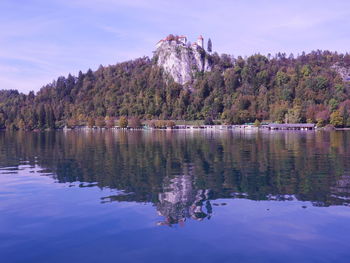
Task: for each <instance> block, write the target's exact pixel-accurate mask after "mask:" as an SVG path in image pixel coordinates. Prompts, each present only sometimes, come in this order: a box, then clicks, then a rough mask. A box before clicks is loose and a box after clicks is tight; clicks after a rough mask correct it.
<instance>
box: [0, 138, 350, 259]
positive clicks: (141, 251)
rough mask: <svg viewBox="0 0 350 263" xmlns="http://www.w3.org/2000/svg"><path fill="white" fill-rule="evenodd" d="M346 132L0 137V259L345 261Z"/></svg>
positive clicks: (348, 228) (349, 220) (349, 188)
mask: <svg viewBox="0 0 350 263" xmlns="http://www.w3.org/2000/svg"><path fill="white" fill-rule="evenodd" d="M349 205H350V132H349V131H332V132H321V131H299V132H293V131H290V132H282V131H275V132H261V131H260V132H254V131H251V132H239V131H67V132H63V131H56V132H42V133H35V132H32V133H30V132H28V133H26V132H13V133H11V132H0V261H1V262H3V263H12V262H26V263H28V262H35V263H38V262H84V263H87V262H168V263H169V262H299V263H300V262H349V261H350V207H349Z"/></svg>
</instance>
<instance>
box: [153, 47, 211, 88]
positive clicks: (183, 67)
mask: <svg viewBox="0 0 350 263" xmlns="http://www.w3.org/2000/svg"><path fill="white" fill-rule="evenodd" d="M155 55H156V56H157V57H158V60H157V65H158V66H161V67H163V68H164V70H165V72H166V73H168V74H169V75H170V76H172V77H173V79H174V81H175V82H177V83H179V84H182V85H183V84H186V83H191V82H192V81H193V77H194V74H195V73H196V72H205V71H210V70H211V66H210V65H209V63H208V59H207V58H206V52H205V50H204V49H202V48H200V47H199V46H198V45H193V46H191V47H188V46H186V45H184V44H183V43H179V42H176V41H164V42H163V43H162V44H161V45H160V46H159V47H158V48H157V50H156V51H155Z"/></svg>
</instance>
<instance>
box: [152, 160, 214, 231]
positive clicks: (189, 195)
mask: <svg viewBox="0 0 350 263" xmlns="http://www.w3.org/2000/svg"><path fill="white" fill-rule="evenodd" d="M193 178H194V176H193V167H192V166H191V165H189V166H185V169H184V173H183V174H182V175H178V176H175V178H173V179H169V178H167V180H165V182H164V189H168V190H165V192H162V193H159V197H158V202H157V203H156V206H157V210H158V213H159V215H161V216H164V218H165V220H164V221H163V222H159V223H158V224H159V225H172V224H175V223H184V222H185V221H186V218H192V219H195V220H199V221H200V220H203V219H204V218H208V219H210V216H211V213H212V207H211V204H210V201H209V193H210V191H209V190H208V189H205V190H202V189H195V188H194V186H193ZM203 206H204V207H205V210H206V212H204V211H203Z"/></svg>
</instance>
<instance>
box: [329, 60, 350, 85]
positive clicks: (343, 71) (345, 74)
mask: <svg viewBox="0 0 350 263" xmlns="http://www.w3.org/2000/svg"><path fill="white" fill-rule="evenodd" d="M331 68H332V69H334V70H335V71H336V72H337V73H338V74H339V75H340V76H341V77H342V79H343V81H350V68H346V67H343V66H340V65H339V64H338V63H336V64H334V65H333V66H332V67H331Z"/></svg>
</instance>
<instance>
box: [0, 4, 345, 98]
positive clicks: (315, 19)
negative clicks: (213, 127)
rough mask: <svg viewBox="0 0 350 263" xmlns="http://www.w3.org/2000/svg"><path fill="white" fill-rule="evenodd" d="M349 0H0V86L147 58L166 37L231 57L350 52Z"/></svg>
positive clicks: (33, 86) (39, 82) (31, 84)
mask: <svg viewBox="0 0 350 263" xmlns="http://www.w3.org/2000/svg"><path fill="white" fill-rule="evenodd" d="M349 28H350V1H349V0H328V1H323V0H318V1H316V0H308V1H305V0H284V1H281V0H266V1H265V0H237V1H235V0H231V1H228V0H221V1H220V0H216V1H214V0H210V1H207V0H200V1H197V0H194V1H191V0H176V1H174V0H173V1H167V0H148V1H145V0H143V1H142V0H99V1H97V0H0V89H17V90H19V91H21V92H24V93H28V92H29V91H31V90H34V91H38V90H39V89H40V88H41V87H42V86H43V85H45V84H47V83H50V82H52V81H53V80H54V79H57V77H59V76H67V75H68V74H69V73H71V74H72V75H77V74H78V72H79V70H81V71H82V72H86V71H87V70H88V69H89V68H91V69H92V70H96V69H97V68H98V67H99V65H103V66H107V65H112V64H116V63H118V62H122V61H125V60H130V59H135V58H138V57H142V56H152V51H153V50H154V49H155V48H154V45H155V43H156V42H157V41H158V40H159V39H161V38H164V37H165V36H166V35H168V34H170V33H172V34H179V35H186V36H187V37H188V39H189V40H190V41H191V42H193V41H195V40H196V38H197V37H198V35H200V34H201V35H203V37H204V41H205V43H206V41H207V39H208V38H211V40H212V43H213V50H214V51H217V52H218V53H219V54H221V53H226V54H230V55H233V56H235V57H237V56H239V55H241V56H249V55H252V54H256V53H260V54H264V55H267V54H269V53H271V54H275V53H277V52H285V53H287V54H290V53H293V54H295V55H297V54H300V53H301V52H302V51H305V52H310V51H312V50H317V49H321V50H331V51H338V52H341V53H345V52H348V51H349V50H350V30H349Z"/></svg>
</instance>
